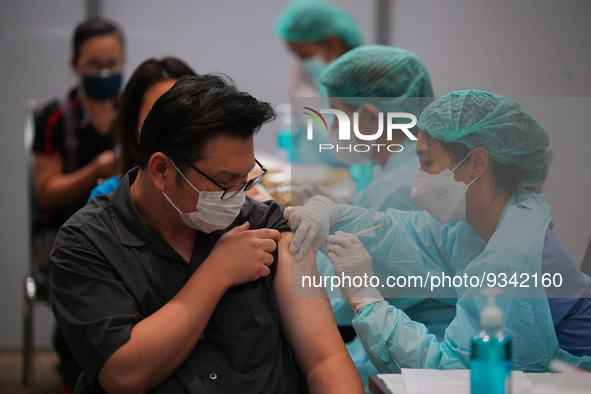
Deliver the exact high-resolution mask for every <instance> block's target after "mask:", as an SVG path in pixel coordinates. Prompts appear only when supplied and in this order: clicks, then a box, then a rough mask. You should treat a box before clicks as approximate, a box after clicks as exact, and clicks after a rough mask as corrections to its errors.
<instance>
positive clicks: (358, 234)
mask: <svg viewBox="0 0 591 394" xmlns="http://www.w3.org/2000/svg"><path fill="white" fill-rule="evenodd" d="M377 228H382V225H381V224H378V225H377V226H375V227H372V228H368V229H365V230H362V231H360V232H358V233H356V234H353V235H354V236H356V237H359V236H360V235H363V234H367V233H369V232H370V231H373V230H375V229H377ZM326 248H328V245H324V246H323V247H321V248H320V249H319V250H324V249H326Z"/></svg>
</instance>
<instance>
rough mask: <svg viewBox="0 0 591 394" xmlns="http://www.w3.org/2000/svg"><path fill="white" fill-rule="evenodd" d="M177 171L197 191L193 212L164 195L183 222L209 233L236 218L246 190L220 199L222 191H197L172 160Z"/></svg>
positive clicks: (220, 228)
mask: <svg viewBox="0 0 591 394" xmlns="http://www.w3.org/2000/svg"><path fill="white" fill-rule="evenodd" d="M171 162H172V161H171ZM172 165H173V166H174V168H176V170H177V172H178V173H179V174H181V176H182V177H183V179H184V180H185V181H186V182H187V183H188V184H189V185H191V187H192V188H193V189H194V190H195V191H196V192H197V193H199V200H198V201H197V206H196V207H195V212H190V213H183V212H182V211H181V210H180V209H179V208H178V207H177V206H176V205H175V204H174V203H173V202H172V201H171V199H170V198H169V197H168V196H167V195H166V193H165V192H162V194H164V197H166V199H167V200H168V202H169V203H170V204H171V205H172V206H173V207H174V209H176V210H177V211H178V213H179V215H180V217H181V219H183V222H185V224H186V225H187V226H189V227H190V228H192V229H195V230H199V231H202V232H204V233H211V232H213V231H216V230H223V229H225V228H227V227H228V226H229V225H231V224H232V222H233V221H234V220H235V219H236V217H237V216H238V214H239V213H240V209H241V208H242V206H243V205H244V200H245V199H246V192H245V191H244V190H241V191H239V192H238V193H237V194H236V195H235V196H233V197H232V198H229V199H227V200H222V195H223V194H224V191H219V192H209V191H203V192H201V191H199V190H198V189H197V188H196V187H195V186H194V185H193V184H192V183H191V182H189V180H188V179H187V178H186V177H185V175H184V174H183V173H182V172H181V171H180V170H179V169H178V167H177V166H176V164H174V162H172Z"/></svg>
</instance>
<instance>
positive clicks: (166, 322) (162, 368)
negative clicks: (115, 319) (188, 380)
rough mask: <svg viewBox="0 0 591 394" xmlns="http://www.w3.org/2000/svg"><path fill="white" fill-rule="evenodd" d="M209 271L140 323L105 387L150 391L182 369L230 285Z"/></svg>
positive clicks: (104, 374) (114, 360)
mask: <svg viewBox="0 0 591 394" xmlns="http://www.w3.org/2000/svg"><path fill="white" fill-rule="evenodd" d="M208 269H209V268H208V267H207V266H206V265H202V266H201V267H200V268H199V269H198V270H197V271H196V272H195V273H194V274H193V276H192V277H191V278H190V279H189V281H188V282H187V283H186V284H185V286H184V287H183V288H182V289H181V290H180V291H179V292H178V293H177V295H176V296H175V297H174V298H173V299H172V300H170V301H169V302H168V303H167V304H166V305H164V306H163V307H162V308H160V309H159V310H158V311H157V312H155V313H154V314H152V315H151V316H149V317H147V318H145V319H144V320H142V321H141V322H139V323H138V324H136V325H135V326H134V328H133V329H132V331H131V338H130V339H129V341H128V342H127V343H126V344H125V345H123V346H122V347H120V348H119V349H118V350H117V351H116V352H115V353H114V354H113V355H112V356H111V357H110V358H109V359H108V360H107V362H106V363H105V364H104V366H103V368H102V369H101V372H100V373H99V376H98V379H99V382H100V383H101V385H102V386H103V388H105V390H107V391H108V392H110V393H115V392H135V391H138V392H145V391H147V390H149V389H151V388H154V387H155V386H157V385H158V384H160V383H162V382H163V381H164V380H165V379H166V378H168V377H169V376H170V375H171V374H172V373H173V372H174V371H176V370H177V369H178V368H179V367H180V365H181V364H182V363H183V362H184V361H185V359H186V358H187V357H188V355H189V353H190V352H191V351H192V350H193V348H194V347H195V345H196V343H197V341H198V340H199V337H200V335H201V334H202V333H203V330H204V329H205V327H206V325H207V323H208V321H209V319H210V318H211V315H212V313H213V311H214V309H215V307H216V306H217V304H218V302H219V300H220V299H221V297H222V295H223V294H224V292H225V291H226V289H227V288H228V286H227V284H226V283H224V282H222V279H218V278H217V276H216V275H214V273H213V272H210V271H208Z"/></svg>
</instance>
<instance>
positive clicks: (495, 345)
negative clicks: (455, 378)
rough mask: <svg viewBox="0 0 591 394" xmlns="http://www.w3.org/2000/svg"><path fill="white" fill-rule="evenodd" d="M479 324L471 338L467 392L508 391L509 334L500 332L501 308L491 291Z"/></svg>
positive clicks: (498, 393)
mask: <svg viewBox="0 0 591 394" xmlns="http://www.w3.org/2000/svg"><path fill="white" fill-rule="evenodd" d="M491 290H492V289H491ZM480 324H481V326H482V330H481V331H480V332H479V333H478V334H477V335H476V336H475V337H474V338H473V339H472V356H471V359H470V390H471V391H470V392H471V393H472V394H510V393H511V369H512V368H513V358H512V355H511V338H509V337H506V336H504V335H503V333H502V332H501V326H502V325H503V312H502V311H501V309H500V308H499V307H498V306H497V305H496V303H495V299H494V297H493V296H492V294H491V296H490V297H489V298H488V304H487V305H486V307H484V309H483V310H482V311H481V312H480Z"/></svg>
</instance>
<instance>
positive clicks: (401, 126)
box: [302, 107, 417, 152]
mask: <svg viewBox="0 0 591 394" xmlns="http://www.w3.org/2000/svg"><path fill="white" fill-rule="evenodd" d="M302 108H303V109H306V110H308V111H310V112H312V113H310V112H303V113H304V114H305V115H308V116H309V117H310V119H308V128H307V132H308V133H307V138H308V140H313V139H314V131H313V128H314V127H313V126H314V121H316V123H317V124H318V126H320V130H323V129H325V130H327V131H328V132H330V130H328V123H327V122H326V120H325V119H324V116H322V114H333V115H335V116H336V117H337V119H338V121H339V131H338V143H331V144H318V151H319V152H322V151H323V150H334V151H336V152H339V151H348V152H368V151H370V150H372V149H376V150H377V151H378V152H379V151H380V148H382V149H387V150H388V151H389V152H401V151H402V149H403V147H402V145H400V144H376V143H373V144H370V143H365V144H352V143H351V121H350V119H349V116H348V115H347V114H346V113H344V112H343V111H340V110H338V109H321V110H320V112H318V111H316V110H314V109H312V108H310V107H302ZM384 117H385V118H386V127H385V129H386V137H387V140H388V141H392V131H393V130H401V131H402V132H403V133H404V134H406V136H407V137H408V138H410V139H411V140H413V141H416V140H417V137H415V136H414V135H413V134H412V133H411V132H410V131H409V129H412V128H413V127H414V126H416V124H417V118H416V116H414V115H413V114H411V113H408V112H388V113H386V114H385V115H384V113H383V112H380V113H379V114H378V128H377V130H376V131H375V133H373V134H363V133H361V132H360V131H359V113H358V112H354V113H353V133H354V134H355V137H354V141H353V142H357V141H358V140H361V141H376V140H377V139H378V138H380V137H381V136H382V134H383V133H384ZM402 119H407V120H410V122H407V123H398V122H399V121H400V120H402ZM341 142H342V143H341Z"/></svg>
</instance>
